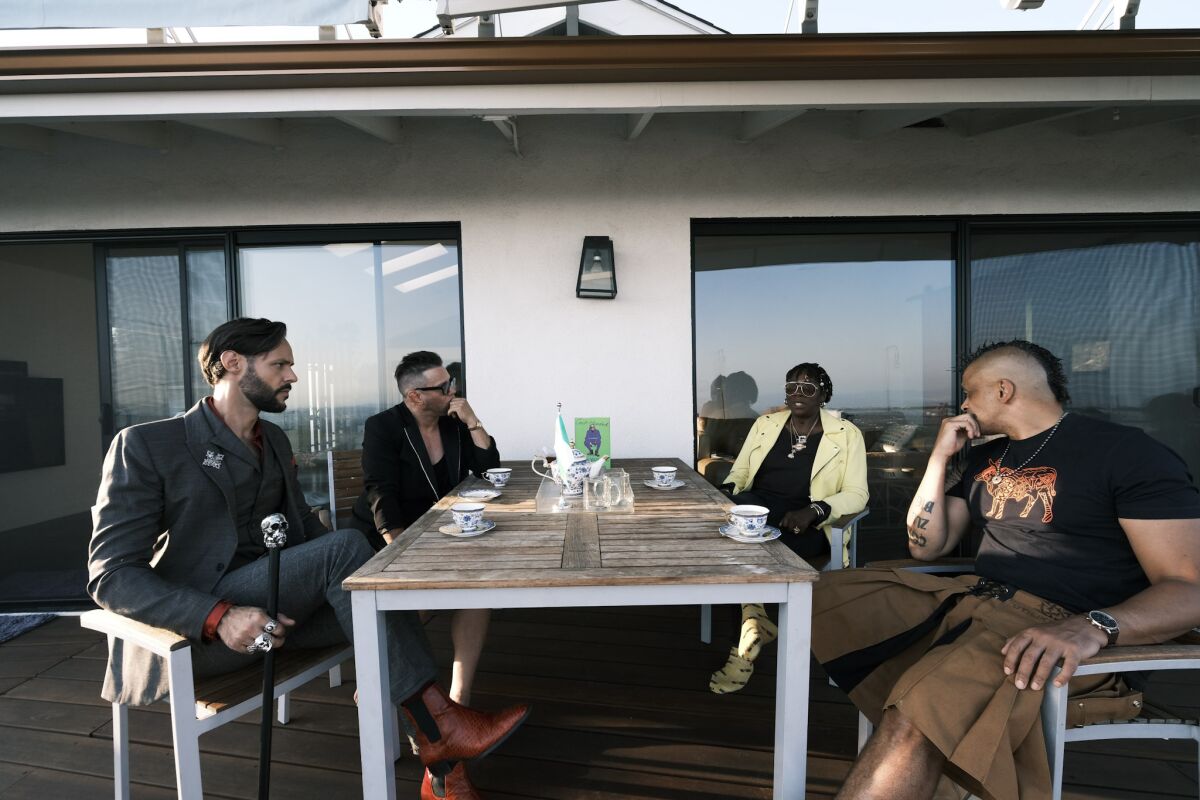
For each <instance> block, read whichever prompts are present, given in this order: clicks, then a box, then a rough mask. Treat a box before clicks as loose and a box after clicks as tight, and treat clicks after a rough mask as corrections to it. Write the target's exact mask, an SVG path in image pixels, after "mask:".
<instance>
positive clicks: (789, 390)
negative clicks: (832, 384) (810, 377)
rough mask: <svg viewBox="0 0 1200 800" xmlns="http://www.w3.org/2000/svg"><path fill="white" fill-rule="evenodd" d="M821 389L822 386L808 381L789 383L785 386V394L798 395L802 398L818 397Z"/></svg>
mask: <svg viewBox="0 0 1200 800" xmlns="http://www.w3.org/2000/svg"><path fill="white" fill-rule="evenodd" d="M820 389H821V387H820V386H817V385H816V384H815V383H809V382H808V381H788V382H787V383H785V384H784V385H783V393H784V394H788V395H792V394H798V395H800V396H801V397H816V396H817V392H818V391H819V390H820Z"/></svg>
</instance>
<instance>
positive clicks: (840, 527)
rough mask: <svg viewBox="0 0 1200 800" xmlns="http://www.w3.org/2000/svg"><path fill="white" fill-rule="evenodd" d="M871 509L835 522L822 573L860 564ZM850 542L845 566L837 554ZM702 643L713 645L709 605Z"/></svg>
mask: <svg viewBox="0 0 1200 800" xmlns="http://www.w3.org/2000/svg"><path fill="white" fill-rule="evenodd" d="M870 513H871V512H870V510H869V509H865V508H864V509H863V510H862V511H860V512H858V513H857V514H846V515H844V516H841V517H838V518H837V519H835V520H834V521H833V525H832V526H831V527H830V529H829V538H830V542H829V554H830V555H829V563H828V564H826V565H825V566H823V567H821V571H822V572H829V571H830V570H835V569H841V568H842V567H843V566H850V567H853V566H855V565H856V564H857V563H858V523H859V521H860V520H861V519H863V518H864V517H865V516H867V515H868V514H870ZM847 542H849V549H850V563H849V564H848V565H843V563H842V559H840V558H837V557H836V556H835V555H834V554H835V553H844V552H845V551H846V544H847ZM700 641H702V642H704V643H705V644H712V606H711V605H710V604H708V603H705V604H704V605H702V606H700Z"/></svg>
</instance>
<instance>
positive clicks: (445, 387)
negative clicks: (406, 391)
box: [414, 378, 458, 394]
mask: <svg viewBox="0 0 1200 800" xmlns="http://www.w3.org/2000/svg"><path fill="white" fill-rule="evenodd" d="M457 387H458V380H457V379H455V378H451V379H450V380H448V381H446V382H445V383H443V384H440V385H438V386H416V387H414V388H415V389H416V390H417V391H418V392H441V393H442V394H450V393H451V392H453V391H454V390H455V389H456V388H457Z"/></svg>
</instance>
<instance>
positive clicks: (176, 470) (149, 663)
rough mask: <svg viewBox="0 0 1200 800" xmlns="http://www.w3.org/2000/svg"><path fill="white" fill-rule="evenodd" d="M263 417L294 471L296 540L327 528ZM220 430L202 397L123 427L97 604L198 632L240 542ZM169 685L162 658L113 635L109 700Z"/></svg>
mask: <svg viewBox="0 0 1200 800" xmlns="http://www.w3.org/2000/svg"><path fill="white" fill-rule="evenodd" d="M202 402H204V401H201V403H202ZM260 424H261V430H262V433H263V442H264V446H265V447H268V448H270V449H271V450H272V451H273V452H274V454H275V456H276V458H278V460H279V463H280V465H281V466H282V467H283V468H284V469H283V471H284V474H285V476H286V478H285V484H286V485H285V492H284V494H285V498H286V501H285V514H286V515H287V518H288V525H289V530H288V546H292V545H296V544H300V543H301V542H304V541H306V540H307V539H309V538H312V537H313V536H319V535H320V534H322V533H325V532H326V529H325V527H324V526H323V525H322V524H321V522H320V521H319V520H318V519H317V518H316V517H315V516H314V515H313V513H312V509H310V508H309V507H308V506H307V504H305V502H304V494H303V493H302V492H301V490H300V486H299V484H298V483H297V481H296V477H295V472H294V470H291V469H289V466H290V465H291V463H292V448H291V445H290V444H289V443H288V440H287V437H286V436H285V435H284V433H283V431H282V430H280V429H279V427H278V426H276V425H273V424H271V423H270V422H267V421H266V420H262V421H261V422H260ZM214 439H215V437H214V434H213V432H212V428H211V427H210V425H209V422H208V420H207V419H206V418H205V415H204V411H203V409H202V408H201V405H200V403H197V404H196V405H195V406H193V407H192V408H191V409H190V410H189V411H187V413H185V414H183V415H182V416H180V417H173V418H171V419H164V420H159V421H157V422H148V423H145V424H143V425H134V426H132V427H129V428H126V429H125V430H123V431H121V432H120V433H119V434H117V437H116V438H115V439H114V440H113V443H112V446H111V447H109V449H108V455H107V456H106V457H105V459H104V468H103V472H102V474H101V479H100V490H99V492H98V494H97V496H96V505H95V506H93V507H92V539H91V544H90V545H89V547H88V592H89V593H90V594H91V596H92V598H93V599H94V600H95V601H96V603H97V604H99V605H100V606H101V607H102V608H106V609H108V610H110V611H114V612H116V613H118V614H122V615H124V616H127V617H130V618H131V619H135V620H137V621H138V622H143V623H145V624H147V625H153V626H154V627H156V628H166V629H167V630H170V631H174V632H175V633H177V634H179V635H181V636H185V637H187V638H189V639H192V640H194V641H199V640H200V638H201V632H202V630H203V627H204V620H205V619H206V618H207V617H208V614H209V612H211V611H212V609H213V606H215V605H216V604H217V602H218V601H220V600H221V598H219V597H217V596H215V595H213V594H212V590H213V587H214V586H216V584H217V582H218V581H219V580H220V579H221V578H222V577H223V576H224V575H225V573H226V572H227V571H228V570H229V564H230V562H231V561H232V560H233V555H234V551H235V550H236V549H237V530H236V524H235V520H234V497H233V481H232V479H231V478H230V476H229V471H228V470H227V469H223V468H222V467H223V464H222V458H220V457H218V456H219V455H220V454H221V452H222V451H221V450H220V448H219V447H218V446H217V444H216V443H215V441H214ZM167 690H168V686H167V674H166V663H165V661H164V660H163V659H161V658H159V657H158V656H155V655H153V654H152V653H150V652H149V651H147V650H145V649H143V648H141V647H137V646H135V645H132V644H128V643H123V642H114V643H113V646H112V648H111V651H110V653H109V659H108V673H107V675H106V676H105V679H104V686H103V689H102V690H101V695H102V696H103V697H104V699H106V700H108V701H110V702H123V703H128V704H130V705H144V704H147V703H152V702H154V701H155V700H158V699H159V698H161V697H162V696H163V695H165V694H166V693H167Z"/></svg>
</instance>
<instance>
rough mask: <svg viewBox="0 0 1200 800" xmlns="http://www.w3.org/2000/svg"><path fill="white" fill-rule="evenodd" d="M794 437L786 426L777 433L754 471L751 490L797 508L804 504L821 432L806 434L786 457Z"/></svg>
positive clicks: (780, 503) (808, 498)
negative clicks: (802, 445) (801, 444)
mask: <svg viewBox="0 0 1200 800" xmlns="http://www.w3.org/2000/svg"><path fill="white" fill-rule="evenodd" d="M793 441H794V438H793V436H792V433H791V431H790V430H789V429H788V427H787V426H786V425H784V426H783V430H782V431H780V432H779V438H778V439H776V440H775V444H773V445H772V446H771V449H770V450H769V451H768V452H767V455H766V457H765V458H764V459H763V462H762V465H761V466H759V468H758V471H757V472H756V473H754V492H755V493H756V494H762V495H768V496H769V497H771V498H772V499H774V500H776V501H777V502H778V504H779V505H780V506H781V507H787V508H788V509H792V508H801V507H803V506H806V505H808V504H809V503H810V502H811V501H812V498H810V497H809V494H808V488H809V482H810V481H811V479H812V468H813V461H815V460H816V457H817V445H819V444H820V443H821V433H820V432H817V433H815V434H813V435H812V436H809V437H808V441H807V442H805V446H804V449H803V450H799V451H797V452H796V457H795V458H788V453H791V452H792V442H793Z"/></svg>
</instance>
